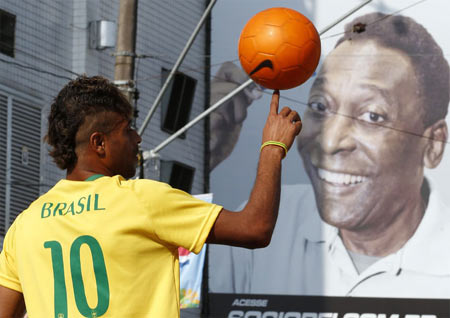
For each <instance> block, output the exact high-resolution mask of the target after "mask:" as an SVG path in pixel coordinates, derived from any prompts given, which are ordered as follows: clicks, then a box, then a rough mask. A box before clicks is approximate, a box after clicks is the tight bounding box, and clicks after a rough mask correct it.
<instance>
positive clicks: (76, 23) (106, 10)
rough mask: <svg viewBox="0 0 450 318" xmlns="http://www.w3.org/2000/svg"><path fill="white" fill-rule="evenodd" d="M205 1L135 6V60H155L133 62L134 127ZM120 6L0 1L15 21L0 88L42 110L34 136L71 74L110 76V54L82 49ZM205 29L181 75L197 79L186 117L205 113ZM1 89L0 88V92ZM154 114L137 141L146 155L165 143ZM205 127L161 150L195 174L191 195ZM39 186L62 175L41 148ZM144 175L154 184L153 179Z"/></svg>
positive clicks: (200, 179) (199, 181) (199, 177)
mask: <svg viewBox="0 0 450 318" xmlns="http://www.w3.org/2000/svg"><path fill="white" fill-rule="evenodd" d="M205 7H206V0H204V1H198V0H176V1H175V0H173V1H172V0H171V1H163V0H158V1H144V0H141V1H139V8H138V11H139V16H138V30H137V54H145V55H154V56H157V57H158V58H145V59H139V60H136V66H137V67H136V75H137V78H138V81H137V85H138V89H139V91H140V99H139V101H138V109H139V118H138V120H137V126H138V127H140V125H141V123H142V121H143V119H144V117H145V115H146V114H147V112H148V109H149V108H150V106H151V104H152V102H153V100H154V99H155V97H156V95H157V94H158V91H159V89H160V86H161V68H162V67H165V68H168V69H170V68H171V67H172V66H173V64H174V62H175V61H176V59H177V57H178V54H179V53H180V52H181V50H182V48H183V46H184V45H185V43H186V41H187V40H188V38H189V36H190V35H191V32H192V31H193V30H194V28H195V26H196V24H197V22H198V21H199V19H200V17H201V15H202V14H203V11H204V9H205ZM118 8H119V0H70V1H69V0H65V1H54V0H40V1H35V0H20V1H17V0H2V1H1V2H0V9H2V10H5V11H8V12H10V13H12V14H14V15H16V33H15V48H16V50H15V57H14V58H11V57H9V56H6V55H3V54H0V85H3V86H4V87H7V88H9V89H11V90H12V91H17V92H20V93H21V94H26V95H27V96H28V97H30V98H31V99H32V100H34V101H35V103H36V104H37V105H39V106H40V107H41V108H42V109H43V113H42V123H41V124H42V129H41V130H42V131H41V137H43V136H44V134H45V130H46V127H45V125H46V116H47V112H48V110H49V106H50V104H51V102H52V99H53V98H54V97H55V95H56V94H57V92H58V91H59V90H60V89H61V88H62V87H63V86H64V84H65V83H66V82H67V81H68V79H70V78H73V77H75V76H76V74H82V73H86V74H88V75H94V74H100V75H103V76H106V77H107V78H109V79H111V80H112V79H113V78H114V56H112V53H113V52H114V49H105V50H101V51H99V50H94V49H90V48H89V29H88V26H89V22H91V21H95V20H109V21H115V22H116V21H117V17H118ZM205 36H206V33H205V29H204V28H203V29H202V31H201V32H200V34H199V35H198V37H197V39H196V41H195V43H194V45H193V46H192V48H191V50H190V52H189V53H188V55H187V56H186V59H185V61H184V62H183V64H182V66H181V68H180V71H182V72H183V73H185V74H187V75H189V76H191V77H193V78H195V79H197V86H196V93H195V97H194V101H193V107H192V111H191V116H190V118H191V119H192V118H194V117H195V116H197V115H198V114H200V113H201V112H202V111H203V110H204V107H205V97H204V96H205V91H204V90H205V83H204V77H205V74H204V72H205V70H204V50H205ZM0 87H1V86H0ZM160 113H161V112H160V109H159V108H158V109H157V111H156V112H155V114H154V116H153V118H152V120H151V122H150V124H149V125H148V128H147V130H146V131H145V133H144V135H143V142H142V148H143V149H144V150H149V149H151V148H153V147H155V146H156V145H158V144H159V143H160V142H162V141H163V140H165V139H166V138H167V137H169V134H167V133H165V132H163V131H161V129H160V120H161V116H160ZM203 136H204V123H203V122H200V123H199V124H197V125H196V126H195V127H193V128H192V129H191V130H190V131H188V132H187V135H186V139H183V140H182V139H179V140H176V141H175V142H173V143H172V144H170V145H169V146H168V147H167V148H165V149H164V150H162V151H161V158H162V159H164V160H177V161H180V162H182V163H184V164H187V165H189V166H192V167H194V168H195V178H194V182H193V186H192V191H191V192H192V193H193V194H197V193H202V192H204V188H205V184H204V176H205V175H204V173H205V172H204V171H203V170H204V137H203ZM40 155H41V184H40V192H41V193H42V192H44V191H46V190H47V189H49V188H50V187H51V186H52V185H54V184H55V183H56V182H57V181H58V180H59V179H61V178H63V177H64V172H63V171H60V170H59V169H58V168H57V167H56V166H55V165H54V164H53V163H52V160H51V158H49V156H48V155H47V149H46V146H45V145H44V144H42V146H41V154H40ZM146 177H151V178H156V177H157V174H152V175H149V176H146Z"/></svg>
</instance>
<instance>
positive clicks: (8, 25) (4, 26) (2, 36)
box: [0, 9, 16, 57]
mask: <svg viewBox="0 0 450 318" xmlns="http://www.w3.org/2000/svg"><path fill="white" fill-rule="evenodd" d="M15 29H16V16H15V15H14V14H11V13H9V12H6V11H3V10H1V9H0V53H3V54H6V55H8V56H11V57H14V34H15Z"/></svg>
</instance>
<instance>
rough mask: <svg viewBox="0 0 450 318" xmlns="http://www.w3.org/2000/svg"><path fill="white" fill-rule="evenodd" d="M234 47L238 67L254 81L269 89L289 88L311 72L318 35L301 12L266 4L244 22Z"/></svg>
mask: <svg viewBox="0 0 450 318" xmlns="http://www.w3.org/2000/svg"><path fill="white" fill-rule="evenodd" d="M238 51H239V60H240V61H241V65H242V68H243V69H244V70H245V72H246V73H247V74H248V75H249V76H250V77H251V78H252V79H253V80H254V81H255V82H256V83H258V84H260V85H261V86H264V87H266V88H269V89H290V88H293V87H296V86H298V85H300V84H302V83H304V82H305V81H306V80H307V79H308V78H309V77H310V76H311V75H312V74H313V73H314V71H315V69H316V67H317V64H318V63H319V58H320V37H319V33H318V32H317V30H316V28H315V27H314V25H313V24H312V23H311V21H310V20H308V18H306V17H305V16H304V15H303V14H301V13H299V12H297V11H295V10H292V9H289V8H270V9H267V10H264V11H261V12H259V13H257V14H256V15H255V16H253V17H252V18H251V19H250V20H249V21H248V22H247V24H246V25H245V26H244V28H243V30H242V32H241V36H240V38H239V46H238Z"/></svg>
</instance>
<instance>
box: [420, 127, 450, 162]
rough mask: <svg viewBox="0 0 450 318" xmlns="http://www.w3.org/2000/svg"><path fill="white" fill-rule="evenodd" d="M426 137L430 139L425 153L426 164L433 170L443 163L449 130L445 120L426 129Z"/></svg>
mask: <svg viewBox="0 0 450 318" xmlns="http://www.w3.org/2000/svg"><path fill="white" fill-rule="evenodd" d="M424 136H425V137H426V138H428V141H427V144H426V147H425V152H424V164H425V167H427V168H429V169H433V168H436V167H437V165H438V164H439V163H440V162H441V159H442V156H443V155H444V149H445V144H446V143H447V137H448V128H447V123H446V122H445V119H440V120H438V121H437V122H435V123H434V124H433V125H431V126H429V127H428V128H427V129H425V133H424Z"/></svg>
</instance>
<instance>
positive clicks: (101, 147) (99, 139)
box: [89, 131, 105, 157]
mask: <svg viewBox="0 0 450 318" xmlns="http://www.w3.org/2000/svg"><path fill="white" fill-rule="evenodd" d="M89 147H90V148H91V149H92V150H93V151H94V152H96V153H97V154H98V155H99V156H101V157H103V156H104V155H105V134H103V133H101V132H98V131H96V132H94V133H92V134H91V136H90V137H89Z"/></svg>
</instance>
